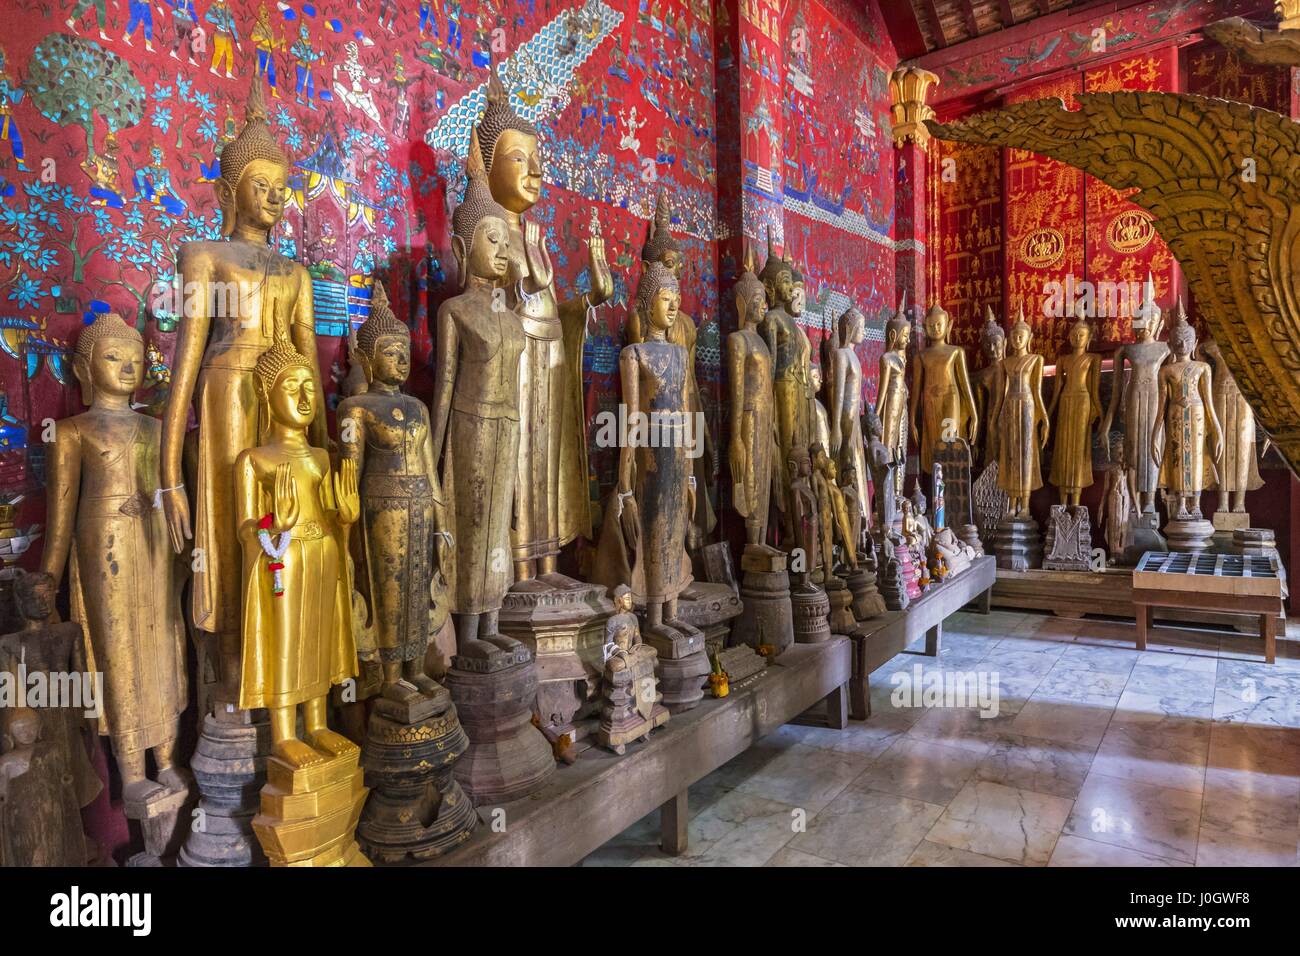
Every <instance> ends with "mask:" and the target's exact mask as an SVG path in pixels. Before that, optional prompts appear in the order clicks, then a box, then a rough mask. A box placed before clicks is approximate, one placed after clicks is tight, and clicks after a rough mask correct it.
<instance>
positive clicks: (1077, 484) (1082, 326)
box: [1047, 304, 1101, 507]
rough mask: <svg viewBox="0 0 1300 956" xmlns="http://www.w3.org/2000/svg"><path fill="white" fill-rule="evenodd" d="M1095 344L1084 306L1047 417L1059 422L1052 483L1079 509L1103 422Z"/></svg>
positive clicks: (1059, 364) (1055, 379) (1073, 328)
mask: <svg viewBox="0 0 1300 956" xmlns="http://www.w3.org/2000/svg"><path fill="white" fill-rule="evenodd" d="M1091 341H1092V327H1091V326H1090V325H1089V324H1088V321H1087V319H1085V318H1084V313H1083V306H1082V304H1080V307H1079V317H1078V320H1077V321H1076V322H1075V323H1074V325H1073V326H1071V328H1070V352H1069V354H1068V355H1062V356H1060V357H1059V358H1058V359H1057V360H1056V375H1055V376H1054V377H1053V378H1052V399H1051V402H1050V403H1049V404H1048V406H1047V417H1048V418H1049V419H1051V418H1052V417H1053V415H1054V416H1055V418H1056V444H1055V445H1054V446H1053V447H1052V473H1051V477H1050V479H1049V480H1050V481H1051V483H1052V484H1054V485H1056V488H1057V490H1058V491H1059V492H1060V495H1061V504H1063V505H1069V506H1071V507H1078V504H1079V496H1080V495H1081V494H1082V492H1083V489H1084V488H1088V487H1090V486H1091V485H1092V480H1093V475H1092V426H1093V423H1094V422H1096V421H1097V420H1098V419H1100V418H1101V400H1100V398H1099V397H1098V394H1097V390H1098V387H1099V383H1100V381H1101V356H1100V355H1095V354H1093V353H1091V352H1089V351H1088V345H1089V343H1090V342H1091Z"/></svg>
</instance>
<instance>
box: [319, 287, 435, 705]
mask: <svg viewBox="0 0 1300 956" xmlns="http://www.w3.org/2000/svg"><path fill="white" fill-rule="evenodd" d="M373 289H374V292H373V295H372V298H371V301H370V316H369V317H368V318H367V319H366V321H365V322H364V323H362V325H361V327H360V328H359V329H358V330H357V344H356V348H355V350H354V353H353V354H354V358H355V359H356V361H357V362H358V364H359V365H360V366H361V368H362V370H363V371H364V373H365V378H366V389H365V391H363V392H361V393H360V394H358V395H354V396H352V397H350V398H345V399H344V400H343V401H342V402H340V403H339V407H338V412H337V416H338V423H339V424H338V428H339V436H340V441H339V456H340V458H341V459H342V460H344V461H351V462H354V463H355V466H356V469H357V473H358V476H359V482H360V494H361V521H360V525H361V527H360V529H359V530H360V532H361V533H360V536H359V537H360V545H361V548H360V552H361V565H360V567H359V574H360V576H361V577H362V581H363V582H364V583H363V589H362V593H363V594H364V595H366V596H367V604H368V605H369V607H370V610H371V614H372V615H373V621H374V639H375V647H376V652H377V656H378V658H379V663H380V666H381V667H382V668H383V675H384V676H383V690H382V693H383V695H384V696H385V697H386V698H388V699H390V700H393V701H397V702H409V701H411V700H414V699H416V698H418V697H419V696H421V695H424V696H432V695H434V694H442V695H445V693H446V692H445V691H443V690H442V688H441V687H439V686H438V684H437V683H436V682H435V681H434V680H433V679H432V678H430V677H428V676H426V675H425V673H424V657H425V650H426V649H427V647H428V644H429V606H430V603H431V601H432V600H433V577H434V568H433V562H434V560H435V558H436V560H437V564H438V567H439V568H441V569H443V570H444V573H446V572H447V571H449V570H450V567H449V559H450V551H449V549H448V545H447V539H446V536H445V534H444V532H446V530H447V521H446V515H445V512H444V501H443V498H442V489H441V487H440V485H439V482H438V475H437V471H436V469H435V467H434V460H433V430H432V428H431V427H430V425H429V409H428V407H427V406H426V405H425V404H424V402H422V401H420V400H419V399H417V398H412V397H411V396H409V395H404V394H402V386H403V385H404V384H405V383H406V379H407V377H408V376H409V375H410V371H411V332H410V329H408V328H407V327H406V324H405V323H403V322H400V321H399V320H398V319H397V317H396V316H395V315H393V311H392V309H390V308H389V306H388V295H387V293H386V292H385V291H384V285H383V282H382V281H381V280H379V279H376V280H375V282H374V286H373Z"/></svg>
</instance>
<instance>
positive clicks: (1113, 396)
mask: <svg viewBox="0 0 1300 956" xmlns="http://www.w3.org/2000/svg"><path fill="white" fill-rule="evenodd" d="M1133 328H1134V329H1135V330H1136V331H1137V341H1136V342H1130V343H1129V344H1127V345H1121V346H1120V347H1119V348H1118V349H1116V350H1115V355H1114V358H1113V360H1112V362H1113V369H1114V376H1115V378H1114V382H1115V384H1114V386H1113V387H1112V388H1111V391H1110V405H1109V407H1108V408H1107V409H1106V415H1105V417H1103V418H1102V421H1101V430H1102V433H1103V434H1106V433H1108V432H1109V431H1110V426H1111V423H1112V422H1114V420H1115V411H1116V409H1117V408H1120V407H1122V408H1123V415H1124V459H1125V461H1126V462H1127V463H1128V472H1129V484H1130V486H1131V487H1132V489H1133V493H1134V494H1135V495H1136V496H1137V497H1136V502H1135V503H1136V507H1137V511H1138V513H1139V515H1143V514H1153V513H1154V512H1155V502H1156V488H1157V486H1158V485H1159V481H1160V466H1159V465H1157V464H1156V460H1155V457H1154V455H1153V453H1152V448H1153V445H1152V442H1151V435H1152V432H1154V431H1155V428H1156V404H1157V402H1158V401H1159V387H1158V386H1157V384H1156V376H1157V375H1158V374H1159V372H1160V367H1161V366H1162V365H1163V364H1164V363H1165V359H1167V358H1168V357H1169V346H1168V345H1166V344H1165V343H1164V342H1161V341H1159V339H1158V337H1159V334H1160V328H1161V315H1160V308H1159V306H1157V305H1156V303H1155V287H1154V283H1153V282H1152V280H1151V276H1150V274H1149V273H1148V274H1147V284H1146V292H1145V295H1144V297H1143V303H1142V308H1141V310H1140V311H1139V314H1138V315H1137V316H1134V318H1133ZM1125 362H1127V363H1128V367H1129V371H1128V374H1127V375H1126V374H1125V372H1124V363H1125Z"/></svg>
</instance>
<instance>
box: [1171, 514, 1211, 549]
mask: <svg viewBox="0 0 1300 956" xmlns="http://www.w3.org/2000/svg"><path fill="white" fill-rule="evenodd" d="M1165 540H1166V541H1167V542H1168V543H1169V550H1170V551H1182V552H1185V553H1189V554H1194V553H1196V552H1198V551H1208V550H1209V548H1210V543H1211V542H1212V541H1213V540H1214V525H1212V524H1211V523H1210V522H1208V521H1206V520H1205V519H1204V518H1203V517H1201V516H1200V515H1184V516H1183V517H1181V518H1171V519H1170V520H1169V522H1168V524H1166V525H1165Z"/></svg>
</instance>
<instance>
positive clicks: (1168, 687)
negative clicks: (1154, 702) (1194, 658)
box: [1124, 661, 1218, 700]
mask: <svg viewBox="0 0 1300 956" xmlns="http://www.w3.org/2000/svg"><path fill="white" fill-rule="evenodd" d="M1217 663H1218V662H1217V661H1216V665H1217ZM1217 670H1218V668H1217V666H1216V667H1215V668H1214V669H1213V670H1199V669H1193V668H1187V667H1168V666H1165V667H1161V666H1157V665H1148V664H1142V665H1140V666H1135V667H1134V668H1133V672H1132V673H1131V674H1130V675H1129V680H1128V683H1127V684H1126V685H1125V688H1124V689H1125V690H1131V691H1136V692H1137V693H1141V694H1149V695H1153V696H1157V697H1172V698H1176V699H1181V698H1185V699H1187V700H1204V699H1206V698H1212V697H1213V696H1214V688H1215V673H1216V672H1217Z"/></svg>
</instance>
